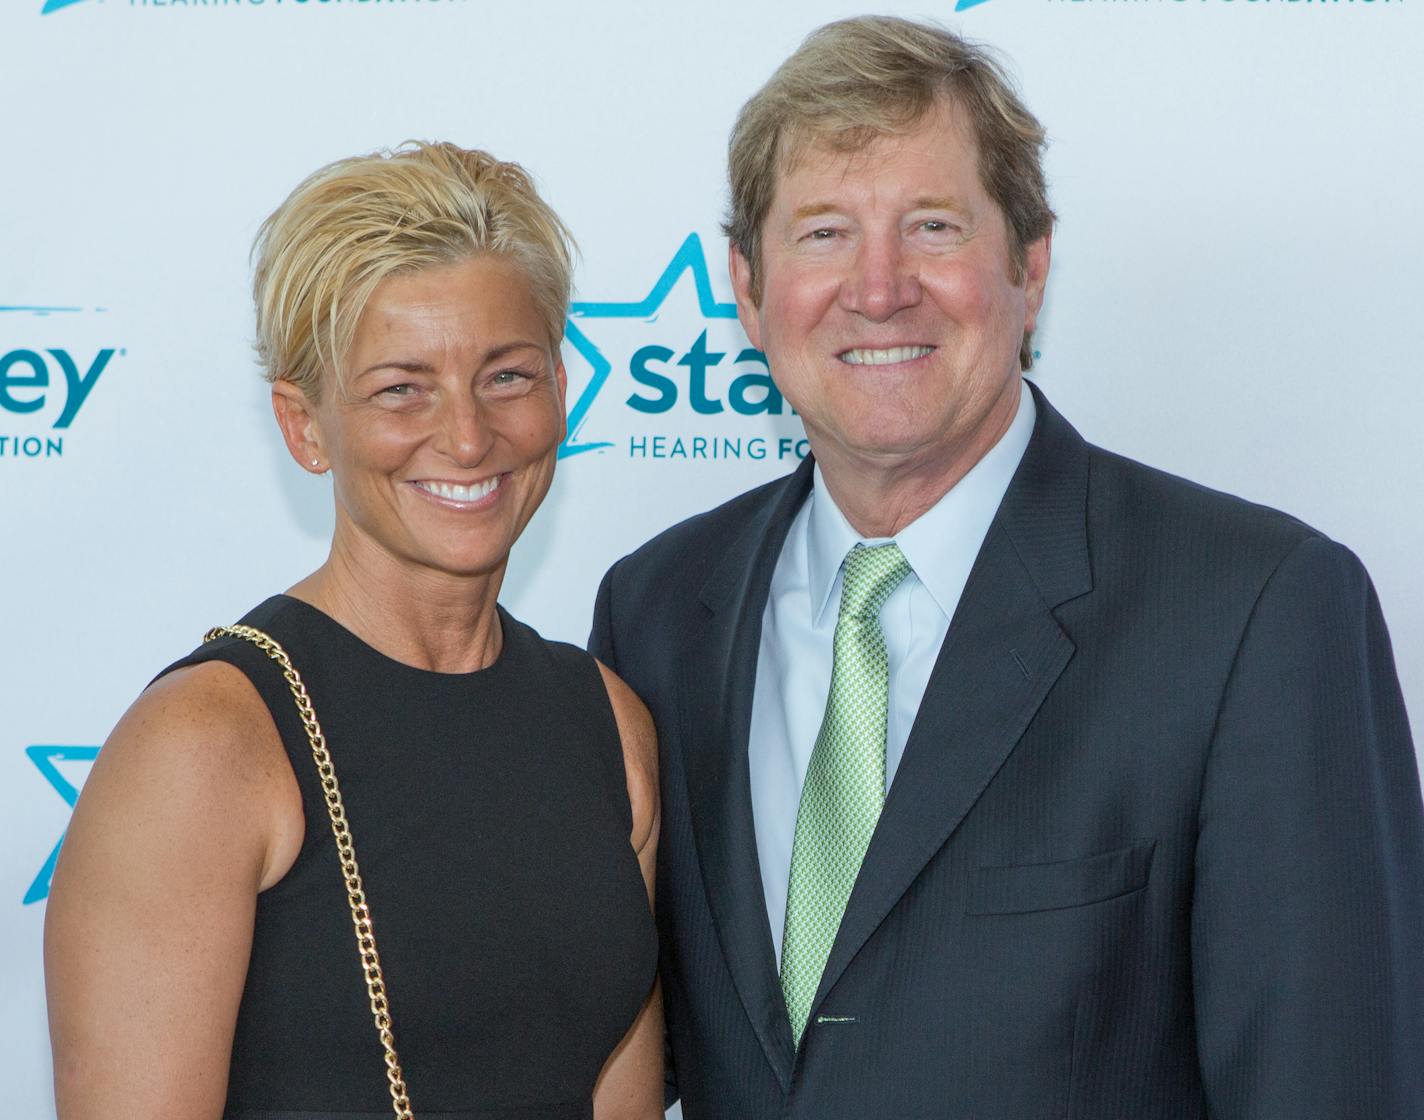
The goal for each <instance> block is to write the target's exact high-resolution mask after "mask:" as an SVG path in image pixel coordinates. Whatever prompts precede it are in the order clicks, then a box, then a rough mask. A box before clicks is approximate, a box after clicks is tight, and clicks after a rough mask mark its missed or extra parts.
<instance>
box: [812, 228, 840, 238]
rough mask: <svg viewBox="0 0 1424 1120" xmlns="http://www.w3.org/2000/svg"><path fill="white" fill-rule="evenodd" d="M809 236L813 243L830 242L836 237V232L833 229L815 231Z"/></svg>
mask: <svg viewBox="0 0 1424 1120" xmlns="http://www.w3.org/2000/svg"><path fill="white" fill-rule="evenodd" d="M807 236H809V237H810V238H811V240H812V241H829V240H831V238H833V237H835V236H836V231H835V230H833V229H813V230H812V231H811V232H810V233H809V234H808V235H807Z"/></svg>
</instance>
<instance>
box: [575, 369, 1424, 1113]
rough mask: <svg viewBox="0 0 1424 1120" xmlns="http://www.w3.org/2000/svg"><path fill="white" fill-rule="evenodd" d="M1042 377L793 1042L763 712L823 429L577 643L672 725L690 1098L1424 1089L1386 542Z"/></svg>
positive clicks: (1417, 810) (865, 1105)
mask: <svg viewBox="0 0 1424 1120" xmlns="http://www.w3.org/2000/svg"><path fill="white" fill-rule="evenodd" d="M1036 392H1037V391H1036ZM1037 400H1038V409H1039V417H1038V423H1037V427H1036V429H1035V432H1034V435H1033V439H1032V441H1031V443H1030V445H1029V448H1028V451H1027V452H1026V454H1025V457H1024V459H1023V462H1022V463H1021V465H1020V467H1019V469H1018V472H1017V474H1016V475H1015V477H1014V480H1013V482H1012V484H1011V486H1010V487H1009V490H1008V493H1007V494H1006V496H1005V498H1004V501H1003V504H1002V506H1001V508H1000V509H999V512H998V514H997V517H996V519H995V521H994V523H993V526H992V527H991V529H990V531H989V534H988V536H987V538H986V540H985V542H984V545H983V548H982V550H981V552H980V554H979V557H978V559H977V561H976V564H975V567H974V570H973V572H972V574H971V576H970V578H969V582H968V585H967V587H966V588H965V591H964V595H963V598H962V600H961V602H960V604H959V608H958V610H957V612H956V613H955V616H954V619H953V621H952V623H951V625H950V628H949V633H948V636H947V637H946V639H945V642H944V646H943V648H942V650H941V651H940V655H939V659H938V661H937V663H936V665H935V669H934V673H933V675H932V676H931V678H930V682H929V687H928V689H927V691H926V693H925V697H924V700H923V702H922V704H921V707H920V711H919V715H918V718H917V720H916V722H915V725H914V728H913V731H912V733H911V735H910V738H909V742H908V744H907V746H906V750H905V755H904V759H903V761H902V763H901V765H900V769H899V772H898V773H897V775H896V777H895V780H894V783H893V785H892V786H891V788H890V790H889V794H888V796H887V798H886V802H885V809H884V813H883V815H882V816H881V818H880V822H879V825H878V827H877V828H876V831H875V835H874V838H873V840H872V841H871V845H870V849H869V851H868V853H867V855H866V857H865V862H864V864H863V866H862V868H861V872H860V876H859V878H858V880H857V882H856V885H855V890H854V892H853V893H852V895H851V898H850V902H849V904H848V906H847V909H846V913H845V918H844V921H843V922H842V925H841V928H840V932H839V935H838V937H837V939H836V942H835V946H834V948H833V950H832V952H831V956H830V960H829V962H828V964H827V966H826V971H825V974H824V977H823V979H822V982H821V988H820V992H819V994H818V996H817V999H816V1005H815V1007H814V1010H813V1012H812V1016H811V1022H810V1026H809V1028H808V1030H807V1032H806V1035H805V1038H804V1040H803V1043H802V1046H801V1048H800V1050H799V1052H798V1051H797V1050H795V1049H794V1048H793V1045H792V1041H791V1031H790V1027H789V1025H788V1023H787V1016H786V1009H785V1006H784V1004H783V1001H782V996H781V990H780V987H779V985H778V982H777V974H776V967H775V958H774V955H773V949H772V939H771V930H770V927H769V924H768V921H767V915H766V909H765V906H764V904H763V901H762V887H761V879H760V872H759V869H758V865H757V855H756V843H755V838H754V833H753V822H752V810H751V799H750V790H749V785H748V769H747V734H748V726H749V722H750V716H751V706H752V689H753V684H754V681H755V678H756V658H757V649H758V642H759V637H760V627H761V619H762V611H763V608H764V607H765V605H766V598H767V593H768V587H769V584H770V581H771V575H772V569H773V567H774V565H775V563H776V558H777V555H778V553H779V551H780V549H781V546H782V542H783V540H784V539H785V536H786V532H787V529H788V527H789V525H790V523H791V519H792V517H793V515H794V513H795V512H796V509H797V507H798V506H799V505H800V504H801V502H802V501H803V500H804V498H805V496H806V494H807V492H808V490H809V487H810V484H811V473H810V465H809V463H807V464H803V465H802V467H801V468H800V469H799V470H798V471H796V473H794V474H792V475H790V476H789V477H787V478H784V479H781V480H779V481H777V482H774V483H771V484H770V485H767V486H763V487H761V488H760V489H757V490H754V491H751V492H750V493H747V494H744V495H742V496H741V497H739V498H737V499H735V500H733V501H731V502H729V503H727V504H726V505H724V506H722V507H720V508H719V509H715V510H713V511H711V512H710V513H706V514H703V515H701V516H699V517H695V518H693V519H691V520H690V521H687V522H684V523H683V524H681V525H678V526H676V527H675V528H673V529H670V530H668V531H667V532H666V533H663V534H662V535H661V536H659V537H658V538H656V539H655V540H653V541H652V542H650V543H649V544H647V545H645V546H644V547H643V548H641V549H639V550H638V551H637V552H635V553H633V554H632V555H631V556H629V557H626V558H625V559H623V560H622V561H620V562H619V563H618V564H617V565H615V566H614V567H613V569H612V570H611V571H610V572H609V573H608V575H607V576H606V578H605V579H604V582H603V585H602V587H601V589H600V591H599V596H598V605H597V610H596V614H595V619H594V627H593V635H592V638H591V642H590V645H591V648H592V650H593V652H594V653H596V654H597V655H598V656H599V657H600V658H602V659H603V661H604V662H606V663H607V664H608V665H609V666H611V667H612V668H613V669H615V670H616V671H617V672H618V673H620V674H621V675H622V676H623V678H624V679H625V680H626V681H627V682H628V683H629V684H630V685H631V686H632V687H633V688H634V689H635V690H636V691H637V692H638V693H639V695H641V696H642V697H643V699H644V700H645V701H646V702H647V703H648V706H649V707H650V708H651V710H652V713H653V717H654V720H655V722H656V724H657V729H658V733H659V736H660V738H661V743H662V774H661V785H662V837H661V847H660V851H659V874H658V896H657V905H658V920H659V926H660V930H661V934H662V952H663V957H662V976H663V992H664V997H665V1000H666V1009H667V1022H668V1032H669V1039H670V1044H671V1056H672V1064H673V1069H674V1073H675V1077H676V1084H677V1088H678V1091H679V1092H680V1094H681V1097H682V1101H683V1114H684V1116H685V1117H686V1120H762V1118H771V1117H798V1118H806V1120H835V1118H841V1117H844V1118H847V1120H850V1118H855V1120H866V1118H873V1117H884V1118H887V1120H912V1118H920V1117H924V1118H931V1117H933V1118H961V1120H1113V1118H1121V1120H1192V1118H1196V1117H1211V1118H1212V1120H1248V1118H1249V1120H1312V1118H1320V1120H1325V1118H1329V1120H1420V1118H1424V827H1421V816H1422V814H1421V807H1420V793H1419V779H1418V773H1417V770H1416V764H1415V758H1414V752H1413V748H1412V746H1411V743H1410V736H1409V729H1408V724H1407V721H1406V717H1405V712H1404V707H1403V703H1402V700H1401V697H1400V692H1399V685H1398V681H1397V678H1396V674H1395V669H1394V664H1393V659H1392V655H1391V652H1390V645H1389V639H1388V635H1387V634H1386V632H1385V626H1384V621H1383V619H1382V618H1381V615H1380V611H1379V606H1378V603H1377V600H1376V598H1375V594H1374V591H1373V589H1372V587H1371V586H1370V582H1369V579H1368V577H1367V576H1366V574H1365V572H1364V570H1363V568H1362V567H1361V565H1360V564H1359V562H1358V561H1357V560H1356V558H1355V557H1354V556H1353V555H1352V554H1351V553H1350V552H1348V551H1347V550H1346V549H1344V548H1342V547H1340V546H1339V545H1337V544H1334V543H1333V542H1331V541H1330V540H1328V539H1326V538H1325V537H1323V536H1322V535H1321V534H1319V533H1317V532H1315V531H1314V530H1312V529H1310V528H1309V527H1308V526H1306V525H1303V524H1301V523H1300V522H1298V521H1296V520H1293V519H1292V518H1290V517H1287V516H1285V515H1283V514H1280V513H1276V512H1274V511H1271V510H1267V509H1263V508H1261V507H1259V506H1254V505H1250V504H1248V503H1246V502H1243V501H1240V500H1238V499H1235V498H1231V497H1227V496H1224V495H1222V494H1218V493H1214V492H1211V491H1208V490H1205V489H1202V488H1200V487H1197V486H1194V485H1192V484H1190V483H1186V482H1183V481H1181V480H1179V479H1176V478H1172V477H1170V476H1167V475H1164V474H1162V473H1159V472H1157V471H1154V470H1151V469H1149V468H1147V467H1144V466H1142V465H1140V464H1137V463H1133V462H1130V461H1128V460H1126V459H1123V458H1120V457H1118V456H1115V455H1112V454H1109V453H1107V452H1104V451H1101V450H1099V449H1097V448H1094V447H1091V446H1089V445H1088V444H1087V443H1085V442H1084V441H1083V440H1082V438H1081V437H1080V436H1079V435H1078V434H1077V433H1076V432H1075V431H1074V430H1073V429H1072V427H1070V426H1069V424H1068V423H1067V422H1066V421H1065V420H1064V419H1063V418H1062V417H1061V416H1059V415H1058V414H1057V413H1056V412H1054V411H1053V409H1052V408H1051V407H1050V406H1049V405H1048V403H1047V402H1046V401H1045V400H1044V399H1043V397H1042V395H1041V393H1040V394H1038V398H1037ZM787 811H788V812H794V807H788V810H787Z"/></svg>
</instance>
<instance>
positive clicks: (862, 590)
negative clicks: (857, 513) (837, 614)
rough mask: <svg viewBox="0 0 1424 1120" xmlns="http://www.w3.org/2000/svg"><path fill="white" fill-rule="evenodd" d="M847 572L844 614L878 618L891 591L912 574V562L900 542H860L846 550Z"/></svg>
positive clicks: (842, 598) (845, 569)
mask: <svg viewBox="0 0 1424 1120" xmlns="http://www.w3.org/2000/svg"><path fill="white" fill-rule="evenodd" d="M843 571H844V576H845V583H844V586H843V587H842V589H841V617H842V618H844V617H846V616H847V615H850V616H852V617H855V618H869V619H878V618H879V617H880V608H881V607H882V606H884V605H885V600H886V599H888V598H889V597H890V592H892V591H894V590H895V588H897V587H898V586H899V585H900V581H901V580H902V579H904V578H905V577H906V576H907V575H909V574H910V562H909V561H908V560H906V559H905V554H904V553H902V552H901V551H900V546H899V545H897V544H878V545H876V546H875V547H873V548H866V547H865V545H863V544H858V545H856V546H855V547H854V548H852V549H851V550H850V551H849V552H848V553H846V558H845V567H844V569H843Z"/></svg>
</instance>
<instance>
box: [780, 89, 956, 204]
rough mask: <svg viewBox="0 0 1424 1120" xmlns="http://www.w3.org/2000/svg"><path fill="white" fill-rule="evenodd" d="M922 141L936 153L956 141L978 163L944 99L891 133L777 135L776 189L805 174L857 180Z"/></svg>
mask: <svg viewBox="0 0 1424 1120" xmlns="http://www.w3.org/2000/svg"><path fill="white" fill-rule="evenodd" d="M921 138H924V139H927V140H929V141H930V144H931V146H932V147H933V148H938V144H937V143H935V142H936V141H937V140H942V139H949V138H953V139H957V140H959V141H961V142H963V143H965V144H967V145H968V146H969V148H970V150H971V153H972V154H973V156H974V157H975V160H976V162H977V159H978V154H979V145H978V142H977V139H976V137H975V133H974V129H973V128H972V127H971V125H970V121H969V116H968V114H967V113H966V112H965V111H964V110H963V109H962V108H961V107H959V106H958V105H957V104H956V103H955V102H952V101H950V100H949V99H948V98H944V97H941V98H938V99H936V101H935V102H934V103H933V104H932V105H931V106H929V108H927V109H926V110H925V111H924V112H922V113H919V114H918V115H916V116H913V117H908V118H907V119H906V120H905V121H904V123H903V124H897V125H895V126H894V127H890V128H872V127H870V126H867V125H855V124H851V123H846V124H844V125H841V126H839V127H837V126H836V125H834V124H832V125H830V126H819V127H814V128H813V127H811V126H808V125H804V124H801V125H796V124H793V125H789V126H788V127H787V128H786V130H785V131H784V132H783V133H782V136H781V142H780V144H779V152H778V155H777V160H776V163H777V168H776V170H777V174H776V179H777V185H778V186H780V185H781V183H782V182H783V181H784V180H785V179H786V177H787V176H788V175H791V174H793V173H794V172H796V171H800V170H802V169H806V170H809V171H812V172H818V171H828V172H833V173H835V172H839V173H841V174H844V175H847V176H849V175H856V174H860V173H863V172H864V171H866V170H868V169H872V168H874V167H876V166H877V165H881V164H882V163H883V161H884V160H886V159H887V158H893V155H894V153H895V151H896V150H897V149H903V148H904V147H905V145H906V144H907V143H914V142H915V141H916V140H919V139H921Z"/></svg>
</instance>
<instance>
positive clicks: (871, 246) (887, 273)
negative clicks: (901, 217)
mask: <svg viewBox="0 0 1424 1120" xmlns="http://www.w3.org/2000/svg"><path fill="white" fill-rule="evenodd" d="M920 298H921V291H920V281H919V276H918V275H917V274H916V272H915V268H914V262H913V260H912V258H911V256H910V255H909V254H908V253H907V252H906V251H905V247H904V245H903V244H902V243H901V241H900V238H899V237H898V236H892V235H883V236H875V237H866V238H865V239H864V240H862V241H861V243H860V245H859V246H858V248H857V252H856V255H855V260H854V263H853V265H852V268H851V274H850V275H849V276H848V277H846V282H845V284H844V285H843V286H842V289H841V300H842V303H843V305H844V306H845V307H846V308H847V309H848V310H850V311H855V312H857V313H858V314H861V315H864V316H865V317H866V318H867V319H871V320H873V321H874V322H877V323H878V322H883V321H885V320H886V319H889V318H890V317H891V316H892V315H894V314H895V313H896V312H897V311H901V310H903V309H904V308H907V307H913V306H914V305H915V304H917V303H919V302H920Z"/></svg>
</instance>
